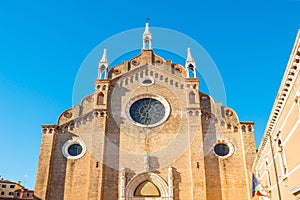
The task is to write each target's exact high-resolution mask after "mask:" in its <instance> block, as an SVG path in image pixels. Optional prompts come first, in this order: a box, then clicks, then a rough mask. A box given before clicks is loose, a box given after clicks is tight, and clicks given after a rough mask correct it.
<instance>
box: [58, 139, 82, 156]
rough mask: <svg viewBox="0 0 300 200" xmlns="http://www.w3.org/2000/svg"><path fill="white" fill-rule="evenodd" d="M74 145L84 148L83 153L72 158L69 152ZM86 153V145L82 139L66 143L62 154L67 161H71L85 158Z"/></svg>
mask: <svg viewBox="0 0 300 200" xmlns="http://www.w3.org/2000/svg"><path fill="white" fill-rule="evenodd" d="M73 144H79V145H80V146H81V147H82V151H81V153H80V154H79V155H77V156H72V155H70V154H69V152H68V149H69V147H70V146H71V145H73ZM85 153H86V145H85V143H84V142H83V141H82V140H81V139H71V140H68V141H67V142H65V144H64V145H63V147H62V154H63V155H64V157H66V158H67V159H70V160H76V159H79V158H81V157H83V156H84V155H85Z"/></svg>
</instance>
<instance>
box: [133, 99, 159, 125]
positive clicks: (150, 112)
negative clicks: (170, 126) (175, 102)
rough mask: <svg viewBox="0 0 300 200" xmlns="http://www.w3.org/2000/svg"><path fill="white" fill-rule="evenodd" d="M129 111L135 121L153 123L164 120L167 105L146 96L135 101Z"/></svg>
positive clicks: (145, 123)
mask: <svg viewBox="0 0 300 200" xmlns="http://www.w3.org/2000/svg"><path fill="white" fill-rule="evenodd" d="M129 113H130V116H131V118H132V119H133V120H134V121H135V122H137V123H140V124H143V125H152V124H155V123H157V122H159V121H160V120H162V118H163V117H164V115H165V107H164V105H163V104H162V103H161V102H159V101H158V100H156V99H152V98H145V99H140V100H138V101H136V102H134V103H133V104H132V106H131V107H130V111H129Z"/></svg>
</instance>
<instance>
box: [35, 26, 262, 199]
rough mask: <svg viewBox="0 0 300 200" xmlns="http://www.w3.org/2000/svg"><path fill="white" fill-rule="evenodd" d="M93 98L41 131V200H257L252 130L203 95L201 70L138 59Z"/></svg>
mask: <svg viewBox="0 0 300 200" xmlns="http://www.w3.org/2000/svg"><path fill="white" fill-rule="evenodd" d="M108 67H109V65H108V61H107V58H106V50H104V53H103V57H102V59H101V60H100V63H99V68H98V70H99V72H98V79H96V80H95V92H94V93H93V94H91V95H89V96H87V97H85V98H84V99H83V100H82V102H81V104H80V105H76V106H74V107H73V108H71V109H68V110H66V111H64V112H63V113H62V114H61V115H60V116H59V118H58V122H57V124H52V125H42V142H41V149H40V157H39V164H38V170H37V177H36V184H35V196H36V199H50V200H62V199H65V200H76V199H80V200H96V199H97V200H100V199H103V200H179V199H182V200H183V199H184V200H192V199H194V200H222V199H223V200H231V199H232V200H236V199H239V200H246V199H251V166H252V163H253V160H254V158H255V154H256V153H255V142H254V123H253V122H240V121H239V119H238V116H237V114H236V113H235V112H234V110H232V109H231V108H228V107H225V106H222V105H221V104H220V103H215V102H214V101H213V99H212V97H210V96H209V95H207V94H204V93H202V92H200V91H199V84H200V79H199V78H197V77H196V63H195V61H194V59H193V57H192V54H191V51H190V49H188V53H187V58H186V64H185V66H182V65H180V64H174V63H172V61H167V60H165V59H164V58H161V57H159V56H158V55H156V54H155V53H154V51H153V49H152V35H151V32H150V30H149V27H148V24H147V25H146V28H145V32H144V34H143V48H142V50H141V53H140V55H138V56H136V57H134V58H132V59H131V60H129V61H126V62H123V63H121V64H119V65H117V66H114V67H112V68H111V69H110V70H108Z"/></svg>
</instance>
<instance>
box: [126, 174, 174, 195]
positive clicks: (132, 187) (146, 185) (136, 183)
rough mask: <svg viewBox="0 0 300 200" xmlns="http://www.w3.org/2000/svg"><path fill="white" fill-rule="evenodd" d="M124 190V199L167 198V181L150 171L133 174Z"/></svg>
mask: <svg viewBox="0 0 300 200" xmlns="http://www.w3.org/2000/svg"><path fill="white" fill-rule="evenodd" d="M125 191H126V192H125V199H126V200H169V194H168V185H167V183H166V182H165V180H164V179H163V178H161V177H160V176H158V175H157V174H154V173H151V172H145V173H142V174H138V175H136V176H134V177H133V178H132V179H131V180H130V181H129V182H128V184H127V186H126V190H125Z"/></svg>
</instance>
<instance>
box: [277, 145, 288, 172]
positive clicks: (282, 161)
mask: <svg viewBox="0 0 300 200" xmlns="http://www.w3.org/2000/svg"><path fill="white" fill-rule="evenodd" d="M277 152H278V153H279V159H280V161H279V162H280V168H281V174H282V176H286V174H287V164H286V159H285V153H284V149H283V145H282V141H281V139H278V141H277Z"/></svg>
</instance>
